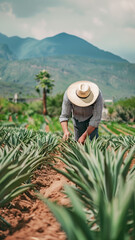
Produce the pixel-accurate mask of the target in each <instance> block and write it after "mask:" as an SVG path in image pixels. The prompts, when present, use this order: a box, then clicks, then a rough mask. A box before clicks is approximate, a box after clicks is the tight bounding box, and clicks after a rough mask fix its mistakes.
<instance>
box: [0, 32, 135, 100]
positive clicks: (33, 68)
mask: <svg viewBox="0 0 135 240" xmlns="http://www.w3.org/2000/svg"><path fill="white" fill-rule="evenodd" d="M42 69H46V70H47V71H48V72H49V73H50V75H51V77H52V78H53V79H54V80H55V86H54V88H53V94H56V93H59V92H64V91H65V90H66V88H67V87H68V86H69V84H71V83H73V82H75V81H79V80H88V81H92V82H95V83H96V84H97V85H98V86H99V88H100V89H101V91H102V93H103V97H104V98H113V97H115V98H117V99H119V98H122V97H130V96H133V95H135V64H131V63H129V62H128V61H126V60H124V59H122V58H121V57H119V56H116V55H114V54H112V53H110V52H105V51H103V50H101V49H99V48H97V47H95V46H93V45H92V44H90V43H88V42H87V41H85V40H83V39H81V38H78V37H76V36H73V35H70V34H66V33H61V34H58V35H56V36H54V37H50V38H44V39H43V40H36V39H34V38H20V37H17V36H14V37H7V36H5V35H3V34H0V95H1V96H4V97H5V96H6V97H13V95H14V93H16V92H17V93H19V92H22V96H27V97H28V96H29V97H30V96H36V92H35V86H36V81H35V75H36V74H38V73H39V72H40V71H41V70H42Z"/></svg>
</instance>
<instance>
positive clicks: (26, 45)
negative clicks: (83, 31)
mask: <svg viewBox="0 0 135 240" xmlns="http://www.w3.org/2000/svg"><path fill="white" fill-rule="evenodd" d="M0 43H4V44H7V45H8V47H9V49H10V50H11V51H12V52H13V53H14V55H15V56H16V58H17V59H18V60H19V59H30V58H35V57H46V56H59V55H61V56H64V55H77V56H89V57H90V58H96V59H107V60H111V61H118V62H125V61H126V62H128V61H127V60H125V59H123V58H121V57H120V56H117V55H115V54H113V53H111V52H109V51H104V50H101V49H100V48H98V47H96V46H94V45H93V44H91V43H89V42H88V41H86V40H84V39H82V38H80V37H77V36H75V35H71V34H68V33H65V32H62V33H59V34H57V35H54V36H52V37H47V38H43V39H41V40H37V39H35V38H30V37H27V38H20V37H18V36H12V37H7V36H6V35H3V34H0Z"/></svg>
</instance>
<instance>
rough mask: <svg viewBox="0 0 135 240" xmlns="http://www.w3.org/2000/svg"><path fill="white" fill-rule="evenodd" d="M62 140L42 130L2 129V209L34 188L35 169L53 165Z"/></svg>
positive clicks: (0, 203)
mask: <svg viewBox="0 0 135 240" xmlns="http://www.w3.org/2000/svg"><path fill="white" fill-rule="evenodd" d="M58 144H59V139H58V138H57V137H56V136H55V135H54V134H50V133H45V132H43V131H39V132H38V133H37V132H34V131H32V130H31V131H28V130H27V129H23V128H22V129H20V128H9V127H8V128H6V127H2V128H1V129H0V207H3V206H5V204H7V203H9V202H10V201H11V200H12V199H13V198H15V197H16V196H18V195H19V194H21V193H22V192H24V191H26V190H28V189H29V188H30V187H32V186H33V185H32V183H31V181H30V179H31V177H32V175H33V173H34V171H35V169H36V168H37V167H39V166H40V165H41V164H47V163H48V162H49V163H50V161H51V159H52V155H51V153H52V152H53V151H54V150H55V149H56V148H57V146H58Z"/></svg>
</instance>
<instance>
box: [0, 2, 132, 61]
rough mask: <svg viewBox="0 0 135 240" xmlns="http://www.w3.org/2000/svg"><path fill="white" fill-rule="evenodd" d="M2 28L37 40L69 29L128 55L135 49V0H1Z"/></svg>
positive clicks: (0, 15) (102, 45) (101, 46)
mask: <svg viewBox="0 0 135 240" xmlns="http://www.w3.org/2000/svg"><path fill="white" fill-rule="evenodd" d="M0 31H1V32H2V33H4V34H6V35H8V36H13V35H18V36H20V37H27V36H29V37H35V38H37V39H42V38H45V37H48V36H53V35H55V34H57V33H60V32H67V33H71V34H74V35H77V36H79V37H82V38H84V39H85V40H87V41H89V42H91V43H92V44H94V45H96V46H98V47H100V48H102V49H104V50H108V51H112V52H114V53H115V54H117V53H118V54H120V55H123V56H124V52H125V58H126V55H127V52H133V51H134V39H135V0H113V1H112V0H102V1H101V0H83V1H82V0H57V1H56V0H0ZM134 55H135V54H134ZM128 56H129V55H128Z"/></svg>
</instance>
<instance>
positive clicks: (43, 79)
mask: <svg viewBox="0 0 135 240" xmlns="http://www.w3.org/2000/svg"><path fill="white" fill-rule="evenodd" d="M50 77H51V76H50V74H49V73H48V72H47V71H46V70H42V71H40V72H39V74H37V75H36V81H37V82H38V85H37V86H36V90H37V92H40V87H41V88H42V89H43V114H44V115H47V104H46V99H47V94H48V93H50V92H51V90H52V89H53V86H54V84H53V82H54V80H52V79H50Z"/></svg>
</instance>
